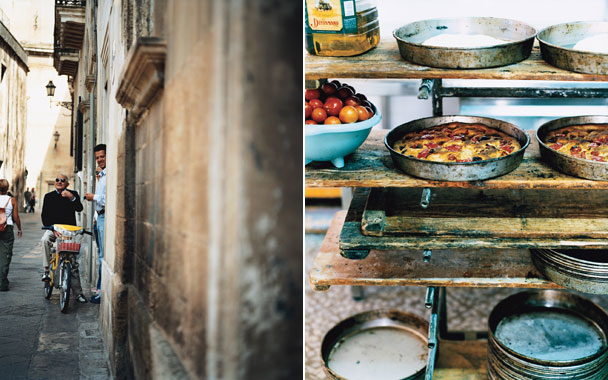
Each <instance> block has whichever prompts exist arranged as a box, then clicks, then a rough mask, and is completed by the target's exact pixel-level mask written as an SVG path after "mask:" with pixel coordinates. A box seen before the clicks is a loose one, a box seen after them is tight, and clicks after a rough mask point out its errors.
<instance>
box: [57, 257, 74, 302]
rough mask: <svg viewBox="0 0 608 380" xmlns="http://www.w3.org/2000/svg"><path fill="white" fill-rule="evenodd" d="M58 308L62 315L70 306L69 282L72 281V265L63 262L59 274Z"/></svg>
mask: <svg viewBox="0 0 608 380" xmlns="http://www.w3.org/2000/svg"><path fill="white" fill-rule="evenodd" d="M59 279H60V283H59V290H60V292H59V307H60V308H61V312H62V313H67V310H68V306H69V304H70V281H71V279H72V264H71V263H69V262H67V263H66V262H64V263H63V264H62V265H61V271H60V274H59Z"/></svg>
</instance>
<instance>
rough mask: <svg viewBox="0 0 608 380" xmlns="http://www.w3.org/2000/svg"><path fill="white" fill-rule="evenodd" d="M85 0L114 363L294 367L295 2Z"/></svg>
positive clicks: (176, 374)
mask: <svg viewBox="0 0 608 380" xmlns="http://www.w3.org/2000/svg"><path fill="white" fill-rule="evenodd" d="M99 4H100V5H99V6H100V8H99V16H98V18H97V20H98V25H99V32H98V40H99V43H98V57H99V58H100V59H99V61H98V62H99V65H100V67H99V70H103V69H102V67H101V65H102V64H103V65H107V66H108V67H110V68H111V69H110V70H108V71H107V74H99V75H98V80H101V81H102V83H104V84H102V83H100V86H102V85H105V86H107V88H106V89H104V91H106V92H105V93H107V96H108V98H107V99H105V100H103V99H102V97H103V96H104V92H101V90H99V91H100V92H99V95H100V100H99V102H100V108H99V118H104V117H105V118H107V119H108V120H109V123H108V130H107V138H108V140H107V143H108V155H107V156H108V163H107V166H108V173H109V174H108V185H107V186H108V187H107V205H106V210H107V211H106V239H105V242H106V247H107V250H106V253H105V258H104V264H103V276H102V277H103V284H102V289H103V291H102V294H104V296H103V297H102V309H101V310H102V325H103V328H104V336H105V341H106V345H107V347H108V351H109V353H110V360H111V363H112V367H113V371H114V374H115V375H116V376H117V378H129V377H131V376H132V377H135V378H146V379H148V378H150V379H168V378H176V379H186V378H192V379H195V378H207V379H258V378H260V379H262V378H263V379H268V380H274V379H286V378H297V377H299V376H301V373H302V369H301V364H302V341H301V335H302V334H301V331H302V280H301V279H302V277H301V276H302V225H301V223H302V214H301V212H302V170H303V169H302V162H301V161H302V160H301V157H302V131H301V120H300V119H301V101H300V100H301V99H300V98H301V93H300V92H301V91H300V88H299V85H298V84H299V83H300V81H301V73H302V67H301V61H302V58H301V50H298V49H292V45H291V44H292V42H293V41H294V40H295V41H299V40H300V39H299V36H301V28H300V27H296V25H299V24H300V23H301V6H300V4H298V3H292V2H276V1H271V0H264V1H256V2H242V1H220V0H217V1H186V0H181V1H154V2H153V1H146V0H130V1H123V2H121V3H120V4H119V5H120V6H118V5H117V4H118V3H117V2H114V3H112V5H109V4H108V2H105V3H104V2H101V3H99ZM87 6H88V5H87ZM118 21H120V22H118ZM290 30H291V32H286V31H290ZM148 36H149V37H157V38H158V39H157V40H154V39H152V40H150V39H148V40H146V41H147V42H142V41H143V40H142V37H148ZM150 41H151V42H150ZM146 44H150V45H149V47H150V49H149V50H146V48H145V47H146V46H148V45H146ZM142 46H143V47H144V48H143V50H144V51H145V52H144V53H142V54H143V57H144V58H141V57H139V58H134V57H138V56H137V55H136V54H134V52H137V51H138V50H137V49H138V48H141V47H142ZM165 46H166V48H165ZM127 51H128V52H127ZM165 54H166V55H165ZM116 73H121V74H120V75H116ZM104 75H105V77H104ZM115 75H116V76H115ZM142 94H143V95H142ZM117 99H118V101H119V102H120V104H121V105H122V106H123V107H124V108H125V110H126V112H124V111H123V112H122V113H121V112H119V111H117V110H116V108H115V105H116V104H117V103H116V101H117ZM104 101H105V102H106V103H103V102H104Z"/></svg>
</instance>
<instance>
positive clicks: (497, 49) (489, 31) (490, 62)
mask: <svg viewBox="0 0 608 380" xmlns="http://www.w3.org/2000/svg"><path fill="white" fill-rule="evenodd" d="M446 33H450V34H483V35H487V36H490V37H494V38H499V39H503V40H506V41H505V43H504V44H499V45H494V46H488V47H479V48H451V47H441V46H428V45H423V42H424V41H426V40H427V39H429V38H431V37H434V36H437V35H439V34H446ZM535 36H536V29H534V28H533V27H531V26H530V25H527V24H524V23H523V22H519V21H514V20H508V19H503V18H493V17H465V18H442V19H431V20H424V21H416V22H413V23H411V24H407V25H404V26H402V27H400V28H397V29H395V30H394V31H393V37H395V39H396V40H397V45H398V46H399V53H401V57H403V59H405V60H407V61H410V62H413V63H416V64H419V65H425V66H431V67H441V68H450V69H479V68H486V67H497V66H505V65H510V64H512V63H516V62H519V61H522V60H524V59H526V58H528V57H529V56H530V52H531V51H532V45H533V44H534V37H535Z"/></svg>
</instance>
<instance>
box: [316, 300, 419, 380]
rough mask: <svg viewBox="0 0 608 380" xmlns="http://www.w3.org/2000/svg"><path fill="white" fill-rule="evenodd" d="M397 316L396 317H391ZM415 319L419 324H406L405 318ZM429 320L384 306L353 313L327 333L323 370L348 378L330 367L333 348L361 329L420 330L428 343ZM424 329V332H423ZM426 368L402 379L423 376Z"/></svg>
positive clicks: (411, 379) (322, 344)
mask: <svg viewBox="0 0 608 380" xmlns="http://www.w3.org/2000/svg"><path fill="white" fill-rule="evenodd" d="M391 316H395V317H396V318H399V319H395V318H391ZM408 319H409V320H410V321H415V323H417V324H418V326H414V325H406V324H405V322H404V320H408ZM428 326H429V325H428V322H427V321H426V320H425V319H424V318H422V317H421V316H419V315H417V314H414V313H408V312H405V311H401V310H397V309H391V308H384V309H373V310H368V311H364V312H361V313H357V314H354V315H351V316H350V317H348V318H345V319H343V320H341V321H340V322H338V323H336V324H335V325H334V326H333V327H332V328H331V329H329V330H328V331H327V333H325V336H324V337H323V341H322V342H321V362H322V363H323V370H324V371H325V372H326V374H327V375H328V376H330V377H332V378H334V379H340V380H348V379H345V378H343V377H341V376H340V375H338V374H337V373H335V372H334V371H333V370H332V369H331V368H329V365H328V361H329V356H330V354H331V352H332V349H333V348H334V347H335V346H336V344H337V343H338V342H340V341H341V340H342V339H344V338H346V337H349V336H352V335H354V334H356V333H359V332H361V331H365V330H367V329H374V328H382V327H392V328H398V329H401V330H404V331H410V332H412V333H413V334H415V333H416V332H419V334H416V335H418V336H419V337H420V338H421V339H422V340H423V341H424V342H425V343H428V337H427V336H426V335H425V334H424V333H427V332H428V329H429V327H428ZM423 331H424V333H423ZM425 370H426V364H425V365H424V366H423V367H422V368H421V369H420V370H419V371H418V372H416V373H414V374H411V375H408V376H407V377H406V378H403V379H400V380H413V379H417V378H418V377H419V376H421V375H422V374H423V373H424V372H425Z"/></svg>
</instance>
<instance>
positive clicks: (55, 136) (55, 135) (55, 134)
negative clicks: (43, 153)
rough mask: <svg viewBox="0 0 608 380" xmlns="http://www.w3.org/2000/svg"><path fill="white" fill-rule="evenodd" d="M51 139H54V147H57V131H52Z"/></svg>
mask: <svg viewBox="0 0 608 380" xmlns="http://www.w3.org/2000/svg"><path fill="white" fill-rule="evenodd" d="M53 139H54V140H55V149H57V141H59V132H57V131H55V133H53Z"/></svg>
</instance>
